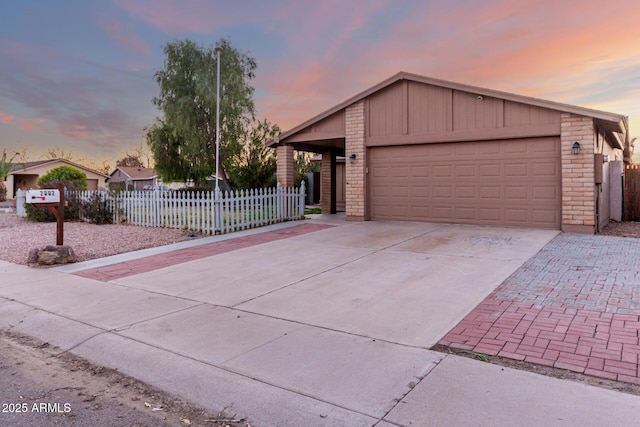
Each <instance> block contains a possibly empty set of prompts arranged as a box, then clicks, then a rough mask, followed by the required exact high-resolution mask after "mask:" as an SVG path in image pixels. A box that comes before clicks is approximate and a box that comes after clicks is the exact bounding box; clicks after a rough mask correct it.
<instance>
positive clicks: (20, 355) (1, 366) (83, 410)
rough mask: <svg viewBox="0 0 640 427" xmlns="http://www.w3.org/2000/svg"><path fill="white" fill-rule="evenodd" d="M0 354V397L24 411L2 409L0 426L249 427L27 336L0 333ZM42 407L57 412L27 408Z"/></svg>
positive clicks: (235, 418)
mask: <svg viewBox="0 0 640 427" xmlns="http://www.w3.org/2000/svg"><path fill="white" fill-rule="evenodd" d="M0 350H1V352H2V353H1V356H0V379H2V384H3V390H2V391H0V396H1V397H2V400H3V402H7V403H9V402H10V403H11V405H13V406H14V408H15V407H18V408H25V409H26V410H24V411H21V412H22V413H16V412H17V411H9V410H8V409H11V408H9V407H7V408H6V409H7V410H5V411H4V412H2V413H0V423H2V424H4V422H3V421H7V422H10V424H11V425H16V426H22V425H24V426H27V425H67V426H81V425H112V426H125V425H127V426H132V425H134V426H167V427H168V426H212V427H221V426H229V427H250V426H251V424H249V422H247V421H246V420H243V419H237V417H236V416H235V415H229V414H233V411H232V410H229V411H227V414H224V413H211V412H209V411H207V410H205V409H203V408H200V407H198V406H195V405H193V404H191V403H189V402H186V401H184V400H182V399H180V398H177V397H174V396H171V395H169V394H167V393H166V392H164V391H162V390H159V389H157V388H155V387H152V386H150V385H148V384H145V383H143V382H141V381H138V380H136V379H133V378H131V377H128V376H126V375H124V374H122V373H120V372H118V371H115V370H113V369H108V368H104V367H100V366H96V365H94V364H92V363H90V362H88V361H87V360H85V359H82V358H80V357H77V356H74V355H72V354H70V353H63V354H60V353H61V350H60V349H58V348H55V347H53V346H50V345H49V344H47V343H43V342H40V341H38V340H35V339H33V338H30V337H26V336H23V335H17V334H12V333H8V332H0ZM44 402H46V403H48V404H49V405H51V404H54V405H55V404H58V405H59V406H60V407H59V408H56V411H49V413H37V412H38V411H34V410H33V409H32V408H34V406H33V405H34V404H35V405H40V404H42V403H44ZM54 402H55V403H54ZM23 405H26V406H23ZM37 407H38V406H35V408H37ZM10 417H11V418H10ZM5 425H6V424H5Z"/></svg>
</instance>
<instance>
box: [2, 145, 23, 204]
mask: <svg viewBox="0 0 640 427" xmlns="http://www.w3.org/2000/svg"><path fill="white" fill-rule="evenodd" d="M19 155H20V153H19V152H16V153H15V154H14V155H13V156H11V158H10V159H9V160H8V161H7V149H6V148H5V149H3V150H2V158H0V202H4V201H6V200H7V186H6V185H5V184H4V182H3V181H6V179H7V175H9V172H11V171H12V170H13V168H14V167H15V166H16V165H15V164H13V160H14V159H15V158H16V157H17V156H19Z"/></svg>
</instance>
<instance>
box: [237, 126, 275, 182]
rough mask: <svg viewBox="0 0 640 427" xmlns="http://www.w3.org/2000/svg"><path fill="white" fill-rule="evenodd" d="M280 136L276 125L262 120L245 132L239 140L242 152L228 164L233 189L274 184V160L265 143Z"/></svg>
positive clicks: (270, 150) (272, 153)
mask: <svg viewBox="0 0 640 427" xmlns="http://www.w3.org/2000/svg"><path fill="white" fill-rule="evenodd" d="M279 134H280V128H279V127H278V125H273V124H271V123H269V122H268V121H267V120H262V121H259V122H257V123H255V125H254V126H253V127H252V128H251V129H249V130H247V132H246V133H245V136H244V137H243V138H242V139H241V141H242V142H243V144H242V145H243V147H242V150H241V151H240V152H239V153H238V154H237V155H236V156H234V157H233V158H230V159H229V161H228V163H229V167H228V169H227V171H228V172H229V179H230V181H231V185H232V187H234V188H239V189H249V188H265V187H272V186H274V185H275V184H276V177H275V175H276V158H275V156H274V152H273V150H272V149H270V148H267V147H266V146H265V142H267V141H269V140H271V139H273V138H275V137H276V136H277V135H279Z"/></svg>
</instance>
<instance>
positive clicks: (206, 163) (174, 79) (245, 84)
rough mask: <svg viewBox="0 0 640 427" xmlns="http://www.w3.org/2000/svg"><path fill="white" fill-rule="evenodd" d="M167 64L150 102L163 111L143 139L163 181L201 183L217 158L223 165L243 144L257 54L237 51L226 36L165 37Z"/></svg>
mask: <svg viewBox="0 0 640 427" xmlns="http://www.w3.org/2000/svg"><path fill="white" fill-rule="evenodd" d="M215 48H221V49H222V51H221V53H220V147H219V151H220V158H219V159H216V158H215V140H216V134H215V132H216V103H217V102H218V100H217V99H216V73H217V64H216V54H215ZM164 53H165V57H166V58H165V65H164V68H163V69H161V70H160V71H158V72H156V74H155V80H156V82H157V83H158V85H159V87H160V94H159V95H158V96H157V97H155V98H154V99H153V103H154V104H155V105H156V107H157V108H158V110H159V111H160V112H161V113H162V117H159V118H158V119H157V120H156V122H155V123H154V124H153V125H152V126H151V127H150V128H148V129H147V143H148V144H149V147H150V148H151V151H152V152H153V155H154V160H155V167H156V171H157V172H158V173H159V175H160V176H161V177H162V179H163V180H165V181H186V180H193V181H194V183H196V184H197V185H202V184H203V183H204V182H205V180H206V179H207V178H208V177H209V176H211V175H212V174H213V173H215V169H216V161H217V162H218V167H219V169H220V172H221V175H222V176H221V177H222V178H225V181H226V177H224V170H225V168H227V167H228V166H230V163H231V162H232V160H231V159H232V158H233V157H234V156H236V155H237V154H238V153H240V152H241V150H242V144H241V141H240V140H241V138H242V136H243V134H244V132H245V129H246V127H247V126H248V125H249V124H250V123H251V122H252V121H253V120H254V114H255V106H254V103H253V97H252V96H253V87H252V86H251V85H250V84H249V82H250V80H251V79H253V78H254V70H255V69H256V61H255V59H253V58H251V57H250V56H248V54H246V53H244V52H240V51H239V50H238V49H237V48H235V47H234V46H233V45H232V44H231V42H230V41H229V40H227V39H221V40H219V41H218V42H217V43H216V45H215V46H212V47H204V46H199V45H197V44H196V43H194V42H193V41H191V40H180V41H176V42H173V43H168V44H167V45H165V47H164Z"/></svg>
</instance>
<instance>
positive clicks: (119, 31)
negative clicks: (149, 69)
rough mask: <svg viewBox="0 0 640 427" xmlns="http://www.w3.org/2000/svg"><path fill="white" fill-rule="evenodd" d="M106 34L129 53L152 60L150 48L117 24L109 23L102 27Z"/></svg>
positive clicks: (114, 22)
mask: <svg viewBox="0 0 640 427" xmlns="http://www.w3.org/2000/svg"><path fill="white" fill-rule="evenodd" d="M104 28H105V30H106V31H107V34H109V36H110V37H111V38H112V39H114V40H115V41H116V42H117V43H118V44H119V45H121V46H122V47H124V48H125V49H126V50H128V51H129V52H132V53H135V54H138V55H141V56H143V57H144V58H146V59H152V58H153V55H152V53H151V48H149V46H148V45H147V44H146V43H145V42H144V41H143V40H142V39H141V38H140V37H139V36H137V35H135V34H133V32H131V31H126V30H125V29H123V28H122V25H120V23H119V22H116V21H111V22H109V23H107V24H105V25H104Z"/></svg>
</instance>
